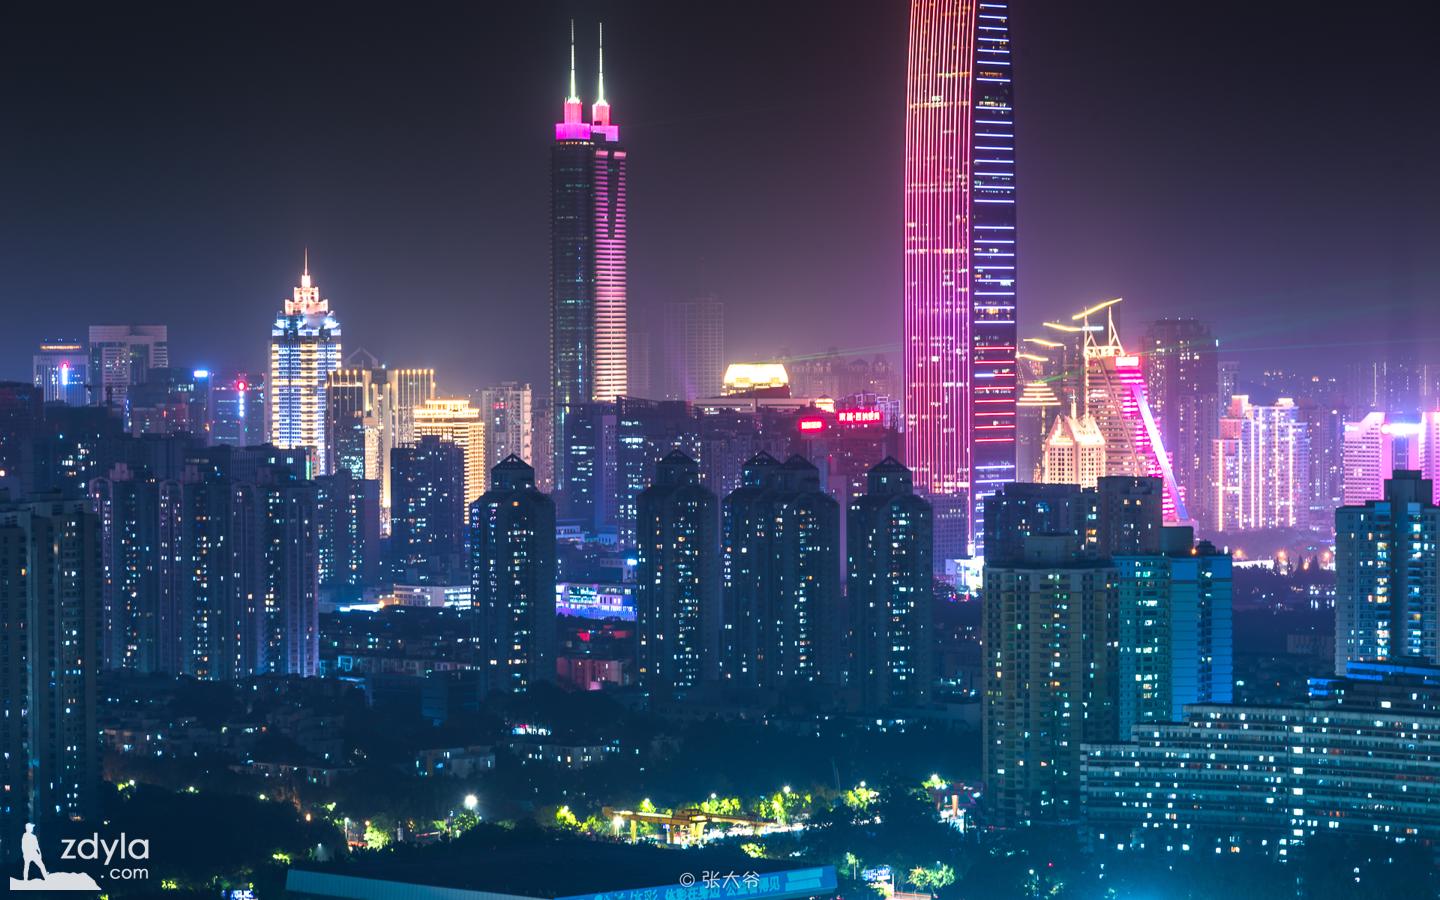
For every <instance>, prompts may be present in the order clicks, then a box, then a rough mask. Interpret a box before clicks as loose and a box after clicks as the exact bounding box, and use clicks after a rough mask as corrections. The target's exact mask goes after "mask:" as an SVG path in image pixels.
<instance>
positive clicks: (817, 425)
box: [800, 419, 825, 431]
mask: <svg viewBox="0 0 1440 900" xmlns="http://www.w3.org/2000/svg"><path fill="white" fill-rule="evenodd" d="M800 430H801V431H824V430H825V420H824V419H801V420H800Z"/></svg>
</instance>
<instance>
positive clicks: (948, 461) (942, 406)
mask: <svg viewBox="0 0 1440 900" xmlns="http://www.w3.org/2000/svg"><path fill="white" fill-rule="evenodd" d="M1011 93H1012V92H1011V84H1010V37H1009V4H1008V3H1005V2H982V3H975V2H971V0H913V2H912V3H911V7H910V46H909V63H908V71H907V74H906V114H905V321H904V331H905V334H904V371H905V388H906V394H905V417H906V426H905V455H906V462H907V464H908V465H909V466H910V468H911V469H912V470H913V471H914V474H915V483H916V485H917V487H920V488H922V489H924V490H926V491H928V492H930V493H932V494H951V495H959V496H961V497H963V498H964V499H965V504H964V505H965V507H966V512H967V524H968V531H969V534H970V535H971V536H972V537H973V536H976V535H979V534H980V533H981V529H980V527H979V515H980V510H981V503H980V500H981V498H983V497H984V496H985V495H987V494H990V493H993V492H994V491H995V490H996V489H997V488H998V487H999V486H1000V485H1001V484H1003V483H1005V482H1007V481H1013V480H1014V479H1015V402H1016V362H1015V345H1016V331H1015V299H1016V293H1015V274H1016V270H1015V185H1014V181H1015V179H1014V171H1015V137H1014V135H1015V129H1014V118H1013V116H1014V112H1013V108H1012V104H1011Z"/></svg>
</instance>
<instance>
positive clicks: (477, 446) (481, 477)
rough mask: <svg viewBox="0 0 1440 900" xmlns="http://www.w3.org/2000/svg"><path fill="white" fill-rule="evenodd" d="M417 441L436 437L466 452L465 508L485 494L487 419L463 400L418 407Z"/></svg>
mask: <svg viewBox="0 0 1440 900" xmlns="http://www.w3.org/2000/svg"><path fill="white" fill-rule="evenodd" d="M413 415H414V425H415V439H416V440H419V439H420V438H422V437H424V436H425V435H427V434H429V435H434V436H435V437H438V438H439V439H440V440H442V441H449V442H450V443H452V444H455V445H456V446H458V447H459V448H460V449H461V450H462V451H464V453H465V507H466V508H467V509H468V508H469V507H470V504H471V503H474V502H475V501H476V500H479V499H480V495H481V494H483V493H485V476H486V465H485V417H484V415H482V414H481V412H480V410H479V409H477V408H476V407H474V406H471V405H470V401H469V400H467V399H465V398H464V397H437V398H435V399H432V400H426V401H425V402H424V403H422V404H421V405H419V406H417V407H415V411H414V414H413Z"/></svg>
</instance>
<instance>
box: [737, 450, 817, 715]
mask: <svg viewBox="0 0 1440 900" xmlns="http://www.w3.org/2000/svg"><path fill="white" fill-rule="evenodd" d="M723 509H724V523H723V526H722V532H721V545H722V548H723V561H722V568H721V584H722V601H723V609H724V613H723V615H724V621H725V623H726V626H727V627H726V633H725V642H726V645H725V646H724V647H723V648H722V651H721V652H722V655H723V656H724V658H725V663H724V665H725V669H724V670H723V672H722V675H723V677H724V678H726V679H727V680H729V681H732V682H734V683H736V684H738V685H741V686H746V687H757V688H766V689H780V688H783V687H785V686H787V685H791V684H798V683H825V684H838V683H840V681H841V680H842V676H843V673H842V662H843V660H842V658H841V652H840V651H841V646H840V645H841V638H842V635H841V626H842V625H843V621H844V620H843V618H842V617H843V610H842V608H841V602H842V601H841V593H840V505H839V504H838V503H836V502H835V500H834V498H832V497H831V496H830V495H829V494H827V493H825V491H824V490H822V489H821V487H820V472H819V470H818V469H816V468H815V466H814V465H813V464H812V463H811V462H810V461H808V460H806V459H804V458H803V457H800V456H792V457H790V458H789V459H788V460H786V461H785V462H784V463H780V462H778V461H777V460H775V458H774V457H772V456H770V455H769V454H768V453H761V454H758V455H756V456H755V457H754V458H752V459H751V460H750V461H749V462H747V463H746V464H745V468H744V474H743V476H742V482H741V486H740V487H739V488H737V489H736V490H734V491H732V492H731V493H730V494H729V496H727V497H726V498H725V502H724V507H723Z"/></svg>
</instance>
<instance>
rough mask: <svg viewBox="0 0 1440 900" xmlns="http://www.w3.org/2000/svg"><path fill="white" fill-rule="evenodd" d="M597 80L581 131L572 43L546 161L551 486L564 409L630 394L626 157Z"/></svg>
mask: <svg viewBox="0 0 1440 900" xmlns="http://www.w3.org/2000/svg"><path fill="white" fill-rule="evenodd" d="M600 54H601V55H600V80H599V84H598V86H597V96H596V100H595V103H594V105H593V106H592V107H591V115H590V121H588V122H587V121H584V118H583V115H584V114H583V109H582V103H581V101H580V94H579V89H578V87H577V86H576V83H575V33H574V25H573V23H572V25H571V33H570V93H569V95H568V96H567V97H566V98H565V107H564V110H565V112H564V117H563V119H562V120H561V121H560V122H557V123H556V124H555V143H554V144H553V146H552V147H551V151H550V408H551V411H552V416H553V419H552V429H553V437H552V446H551V452H552V454H553V458H554V469H555V471H554V480H555V484H556V485H557V486H559V487H560V488H561V490H564V485H566V484H567V473H566V470H565V455H564V448H563V445H562V443H563V436H564V435H565V433H566V431H565V429H566V418H567V416H568V415H569V411H570V409H571V408H572V407H573V406H575V405H576V404H579V403H587V402H590V401H608V400H614V399H615V398H617V397H620V396H623V395H625V394H626V393H628V382H627V377H626V347H627V337H628V325H627V321H626V302H627V301H626V290H627V287H626V285H627V276H626V263H627V237H626V235H627V221H626V214H627V211H626V205H627V199H626V198H627V192H626V170H627V167H628V155H627V151H626V150H625V148H624V147H623V146H622V145H621V144H620V126H618V125H615V124H612V123H611V121H610V104H609V103H608V102H607V101H606V99H605V66H604V59H605V57H604V49H603V46H602V49H601V51H600Z"/></svg>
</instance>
